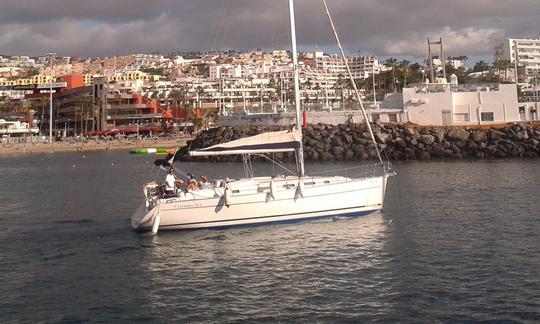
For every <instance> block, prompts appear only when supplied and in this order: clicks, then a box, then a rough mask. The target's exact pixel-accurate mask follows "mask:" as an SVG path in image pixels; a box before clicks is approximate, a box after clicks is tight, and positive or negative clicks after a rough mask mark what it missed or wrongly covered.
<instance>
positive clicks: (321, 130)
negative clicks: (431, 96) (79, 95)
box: [179, 123, 540, 161]
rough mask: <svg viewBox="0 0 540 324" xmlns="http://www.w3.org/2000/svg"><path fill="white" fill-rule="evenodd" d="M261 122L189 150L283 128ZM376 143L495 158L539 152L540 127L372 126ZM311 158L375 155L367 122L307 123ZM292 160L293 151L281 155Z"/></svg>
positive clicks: (217, 132) (405, 150) (415, 153)
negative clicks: (350, 123)
mask: <svg viewBox="0 0 540 324" xmlns="http://www.w3.org/2000/svg"><path fill="white" fill-rule="evenodd" d="M278 129H279V128H268V127H260V126H252V127H237V128H230V127H220V128H214V129H210V130H208V131H205V132H202V133H201V134H199V135H198V136H197V137H196V138H195V139H193V140H192V141H190V142H188V145H187V146H186V147H185V148H184V149H183V151H184V152H183V153H185V152H187V150H188V149H197V148H203V147H208V146H211V145H215V144H219V143H223V142H224V141H230V140H234V139H238V138H242V137H246V136H252V135H256V134H259V133H261V132H263V131H271V130H278ZM373 131H374V133H375V138H376V140H377V145H378V146H379V148H380V149H381V150H382V151H383V155H385V156H387V157H388V159H390V160H429V159H491V158H509V157H529V158H534V157H539V156H540V126H538V125H533V124H526V123H516V124H512V125H508V126H504V127H496V128H487V127H423V126H422V127H421V126H417V125H407V124H404V125H390V124H388V125H383V124H377V125H374V126H373ZM303 142H304V153H305V158H306V160H311V161H341V160H369V159H376V157H377V155H376V152H375V147H374V144H373V143H372V141H371V139H370V135H369V132H368V130H367V127H366V125H363V124H360V125H345V124H342V125H323V124H317V125H308V127H307V128H306V129H304V138H303ZM276 157H277V158H279V159H290V158H292V153H289V154H276ZM238 158H239V157H236V156H215V157H197V158H194V157H189V156H185V155H184V154H179V159H181V160H189V161H208V160H212V161H234V160H237V159H238Z"/></svg>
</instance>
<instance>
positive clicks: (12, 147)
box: [0, 137, 189, 157]
mask: <svg viewBox="0 0 540 324" xmlns="http://www.w3.org/2000/svg"><path fill="white" fill-rule="evenodd" d="M187 140H189V138H187V137H180V138H169V137H155V138H149V139H112V140H105V139H91V140H84V141H81V140H69V141H57V142H54V143H52V144H51V143H2V144H0V157H2V156H12V155H22V154H39V153H57V152H85V151H100V150H102V151H112V150H128V149H132V148H147V147H165V148H174V147H183V146H184V145H185V144H186V141H187Z"/></svg>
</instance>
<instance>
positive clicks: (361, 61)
mask: <svg viewBox="0 0 540 324" xmlns="http://www.w3.org/2000/svg"><path fill="white" fill-rule="evenodd" d="M306 59H307V60H306V61H308V62H309V63H308V64H310V65H311V66H312V67H313V68H315V69H317V70H323V71H325V72H327V73H328V74H331V75H333V76H334V77H336V76H338V75H340V74H342V75H346V74H347V69H346V67H345V63H344V62H343V59H342V58H341V57H340V56H337V55H325V54H324V53H323V52H320V51H315V52H313V53H310V54H309V55H307V56H306ZM347 62H348V63H349V67H350V68H351V72H352V74H353V77H354V78H355V79H365V78H367V77H369V76H370V75H372V74H373V73H375V74H377V73H379V72H380V71H379V69H380V67H379V61H378V60H377V58H376V57H375V56H372V55H366V56H355V57H348V58H347Z"/></svg>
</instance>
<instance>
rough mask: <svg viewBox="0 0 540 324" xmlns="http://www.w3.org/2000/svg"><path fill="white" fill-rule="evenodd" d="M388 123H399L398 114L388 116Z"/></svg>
mask: <svg viewBox="0 0 540 324" xmlns="http://www.w3.org/2000/svg"><path fill="white" fill-rule="evenodd" d="M388 122H390V123H397V114H388Z"/></svg>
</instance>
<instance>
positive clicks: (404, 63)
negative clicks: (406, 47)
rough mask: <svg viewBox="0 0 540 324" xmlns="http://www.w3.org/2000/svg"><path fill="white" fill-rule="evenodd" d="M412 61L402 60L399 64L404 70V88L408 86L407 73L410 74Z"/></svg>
mask: <svg viewBox="0 0 540 324" xmlns="http://www.w3.org/2000/svg"><path fill="white" fill-rule="evenodd" d="M410 65H411V61H408V60H402V61H401V62H399V66H400V67H401V68H402V69H403V87H405V86H407V73H408V72H409V66H410Z"/></svg>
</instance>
